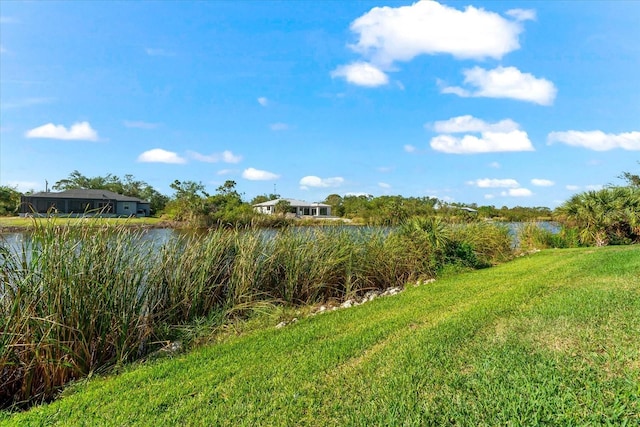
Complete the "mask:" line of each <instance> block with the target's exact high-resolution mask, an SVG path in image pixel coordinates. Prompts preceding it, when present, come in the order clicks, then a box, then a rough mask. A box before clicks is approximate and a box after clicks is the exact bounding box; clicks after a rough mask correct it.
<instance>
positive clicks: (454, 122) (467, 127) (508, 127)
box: [425, 115, 520, 133]
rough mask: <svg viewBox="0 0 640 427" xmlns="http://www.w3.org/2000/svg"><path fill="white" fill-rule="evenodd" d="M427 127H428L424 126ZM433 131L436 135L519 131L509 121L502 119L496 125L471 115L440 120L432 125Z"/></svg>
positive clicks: (513, 123)
mask: <svg viewBox="0 0 640 427" xmlns="http://www.w3.org/2000/svg"><path fill="white" fill-rule="evenodd" d="M425 127H429V125H428V124H427V125H425ZM433 129H434V130H435V131H436V132H438V133H460V132H512V131H514V130H518V129H520V125H518V123H516V122H514V121H513V120H511V119H504V120H501V121H499V122H496V123H487V122H485V121H484V120H482V119H478V118H475V117H473V116H471V115H466V116H458V117H452V118H450V119H449V120H440V121H437V122H435V123H434V124H433Z"/></svg>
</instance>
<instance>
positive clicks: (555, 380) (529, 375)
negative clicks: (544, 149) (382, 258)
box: [0, 246, 640, 426]
mask: <svg viewBox="0 0 640 427" xmlns="http://www.w3.org/2000/svg"><path fill="white" fill-rule="evenodd" d="M2 417H4V418H2ZM0 419H1V420H2V421H0V424H1V425H20V426H29V425H65V426H67V425H145V426H146V425H149V426H157V425H181V426H182V425H193V426H200V425H233V426H237V425H295V426H300V425H312V426H327V425H329V426H330V425H336V426H344V425H354V426H365V425H416V426H422V425H468V426H483V425H487V426H494V425H540V424H542V425H607V424H608V425H633V426H636V425H638V424H639V423H640V248H639V247H634V246H628V247H605V248H597V249H594V248H583V249H562V250H546V251H543V252H540V253H537V254H535V255H531V256H526V257H522V258H518V259H517V260H515V261H512V262H509V263H507V264H503V265H500V266H498V267H494V268H490V269H485V270H480V271H475V272H471V273H465V274H460V275H456V276H451V277H448V278H444V279H440V280H438V281H436V282H435V283H432V284H429V285H423V286H420V287H413V286H411V285H409V286H407V289H406V290H405V291H404V292H403V293H401V294H400V295H398V296H394V297H386V298H380V299H376V300H374V301H373V302H370V303H367V304H365V305H362V306H358V307H355V308H351V309H347V310H339V311H335V312H331V313H326V314H321V315H317V316H313V317H308V318H305V319H301V320H299V321H298V322H296V323H293V324H290V325H288V326H286V327H285V328H282V329H275V328H273V327H270V328H268V329H264V330H258V331H254V332H252V333H248V334H243V335H240V336H234V337H230V338H227V339H225V340H224V341H222V342H221V343H219V344H215V345H212V346H208V347H203V348H200V349H197V350H195V351H193V352H191V353H189V354H185V355H180V356H177V357H174V358H168V359H164V360H159V361H154V362H148V363H146V364H141V365H138V366H134V367H129V368H126V370H125V372H123V373H121V374H119V375H112V376H108V377H94V378H93V379H90V380H87V381H83V382H82V383H80V384H77V385H76V386H74V387H72V389H71V390H69V391H68V392H66V393H65V396H64V397H62V398H61V399H59V400H58V401H56V402H54V403H51V404H49V405H45V406H41V407H36V408H33V409H31V410H30V411H28V412H24V413H18V414H13V415H8V414H6V413H5V414H4V415H0Z"/></svg>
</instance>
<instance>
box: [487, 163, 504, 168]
mask: <svg viewBox="0 0 640 427" xmlns="http://www.w3.org/2000/svg"><path fill="white" fill-rule="evenodd" d="M489 167H490V168H494V169H500V168H501V167H502V166H500V163H498V162H491V163H489Z"/></svg>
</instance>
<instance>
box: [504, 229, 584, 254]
mask: <svg viewBox="0 0 640 427" xmlns="http://www.w3.org/2000/svg"><path fill="white" fill-rule="evenodd" d="M516 234H517V240H518V246H519V248H520V249H522V250H525V251H527V250H535V249H550V248H576V247H578V246H580V236H579V232H578V230H576V229H575V228H570V227H566V226H563V227H561V228H560V231H559V232H557V233H554V232H552V231H551V230H549V229H548V228H545V227H544V226H543V225H542V224H540V223H537V222H527V223H524V224H523V225H521V226H520V227H519V228H518V230H517V233H516Z"/></svg>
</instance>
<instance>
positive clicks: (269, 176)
mask: <svg viewBox="0 0 640 427" xmlns="http://www.w3.org/2000/svg"><path fill="white" fill-rule="evenodd" d="M242 177H243V178H244V179H248V180H250V181H270V180H273V179H278V178H280V175H276V174H275V173H272V172H269V171H263V170H259V169H254V168H248V169H245V170H244V171H243V172H242Z"/></svg>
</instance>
